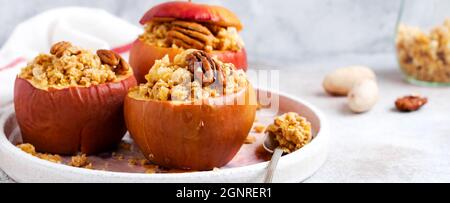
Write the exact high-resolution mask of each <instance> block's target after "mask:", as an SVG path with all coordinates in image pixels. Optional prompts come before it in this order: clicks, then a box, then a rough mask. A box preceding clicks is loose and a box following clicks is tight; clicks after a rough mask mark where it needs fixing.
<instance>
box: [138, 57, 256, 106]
mask: <svg viewBox="0 0 450 203" xmlns="http://www.w3.org/2000/svg"><path fill="white" fill-rule="evenodd" d="M146 79H147V83H146V84H141V85H140V86H139V87H136V88H135V89H134V90H132V91H131V92H132V93H131V95H134V97H136V98H144V99H156V100H161V101H168V100H171V101H192V100H199V99H206V98H210V97H218V96H222V95H225V94H231V93H235V92H238V91H240V90H242V89H243V88H245V87H247V76H246V74H245V72H244V71H242V70H236V68H235V67H234V65H233V64H231V63H222V62H221V61H219V60H218V59H216V58H213V57H211V56H210V55H209V54H207V53H205V52H204V51H199V50H193V49H190V50H186V51H184V52H182V53H181V54H178V55H177V56H175V58H174V60H173V61H172V62H171V61H170V60H169V57H168V56H165V57H164V58H163V59H161V60H157V61H156V62H155V65H154V66H153V67H152V68H151V69H150V71H149V73H148V74H147V75H146Z"/></svg>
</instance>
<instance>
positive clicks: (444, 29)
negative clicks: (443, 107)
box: [396, 19, 450, 83]
mask: <svg viewBox="0 0 450 203" xmlns="http://www.w3.org/2000/svg"><path fill="white" fill-rule="evenodd" d="M396 46H397V55H398V61H399V64H400V67H401V68H402V70H403V71H404V72H405V73H406V74H407V75H408V76H411V77H413V78H415V79H418V80H421V81H427V82H440V83H449V82H450V19H447V20H446V21H445V22H444V23H443V25H439V26H437V27H435V28H433V29H432V30H431V32H429V33H426V32H424V31H423V30H421V29H420V28H418V27H413V26H408V25H403V24H402V25H400V26H399V28H398V34H397V39H396Z"/></svg>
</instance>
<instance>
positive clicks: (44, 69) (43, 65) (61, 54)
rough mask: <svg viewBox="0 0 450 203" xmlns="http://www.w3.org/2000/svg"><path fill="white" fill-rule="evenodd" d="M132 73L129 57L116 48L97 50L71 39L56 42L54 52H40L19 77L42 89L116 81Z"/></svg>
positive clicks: (53, 47)
mask: <svg viewBox="0 0 450 203" xmlns="http://www.w3.org/2000/svg"><path fill="white" fill-rule="evenodd" d="M131 73H132V71H131V68H130V67H129V65H128V64H127V63H126V61H125V60H124V59H123V58H122V57H120V55H118V54H116V53H114V52H112V51H109V50H98V51H97V54H94V53H92V52H90V51H88V50H84V49H81V48H80V47H76V46H73V45H72V44H71V43H69V42H59V43H56V44H55V45H53V46H52V48H51V51H50V54H40V55H39V56H37V57H36V58H34V60H33V61H31V62H30V63H28V65H27V66H26V67H25V68H23V69H22V70H21V72H20V74H19V77H20V78H22V79H26V80H28V81H30V82H31V83H32V84H33V85H34V86H36V87H38V88H41V89H47V88H49V87H52V88H56V89H58V88H64V87H68V86H85V87H88V86H91V85H98V84H103V83H108V82H115V81H119V80H121V79H123V78H124V77H125V76H128V75H130V74H131Z"/></svg>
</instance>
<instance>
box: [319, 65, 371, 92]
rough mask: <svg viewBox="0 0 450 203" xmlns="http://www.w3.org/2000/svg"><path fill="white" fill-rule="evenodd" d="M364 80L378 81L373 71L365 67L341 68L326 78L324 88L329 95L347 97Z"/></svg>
mask: <svg viewBox="0 0 450 203" xmlns="http://www.w3.org/2000/svg"><path fill="white" fill-rule="evenodd" d="M364 80H373V81H374V80H376V75H375V73H374V72H373V71H372V69H370V68H368V67H365V66H350V67H345V68H339V69H337V70H335V71H333V72H331V73H329V74H328V75H327V76H325V79H324V81H323V88H324V89H325V91H326V92H328V93H329V94H332V95H338V96H346V95H347V94H348V93H349V92H350V90H351V89H352V87H353V86H354V85H355V84H357V83H358V82H361V81H364Z"/></svg>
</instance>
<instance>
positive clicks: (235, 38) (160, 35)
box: [130, 1, 247, 83]
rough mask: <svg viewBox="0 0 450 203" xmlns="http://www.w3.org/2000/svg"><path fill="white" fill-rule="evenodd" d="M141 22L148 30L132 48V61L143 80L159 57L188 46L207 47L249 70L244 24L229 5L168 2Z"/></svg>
mask: <svg viewBox="0 0 450 203" xmlns="http://www.w3.org/2000/svg"><path fill="white" fill-rule="evenodd" d="M140 23H141V24H142V25H144V26H145V32H144V33H143V34H142V35H141V36H139V38H138V39H137V40H136V41H135V42H134V44H133V46H132V48H131V51H130V65H131V66H132V67H133V69H134V74H135V76H136V79H137V81H138V82H140V83H144V82H145V75H146V74H147V73H148V70H149V69H150V68H151V67H152V66H153V64H154V62H155V60H158V59H161V58H162V57H164V56H165V55H169V58H170V59H171V60H172V59H173V57H174V56H175V55H177V54H179V53H180V52H182V51H183V50H185V49H198V50H203V51H206V52H208V53H209V54H211V55H214V56H217V58H218V59H219V60H221V61H223V62H225V63H233V64H234V65H235V67H236V68H238V69H244V70H247V54H246V51H245V48H244V43H243V41H242V39H241V37H240V36H239V33H238V32H239V31H241V30H242V24H241V22H240V21H239V19H238V18H237V17H236V15H235V14H234V13H232V12H231V11H229V10H228V9H226V8H223V7H220V6H212V5H206V4H196V3H191V2H180V1H177V2H167V3H163V4H159V5H157V6H155V7H153V8H151V9H150V10H149V11H147V13H146V14H145V15H144V16H143V17H142V19H141V21H140Z"/></svg>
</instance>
